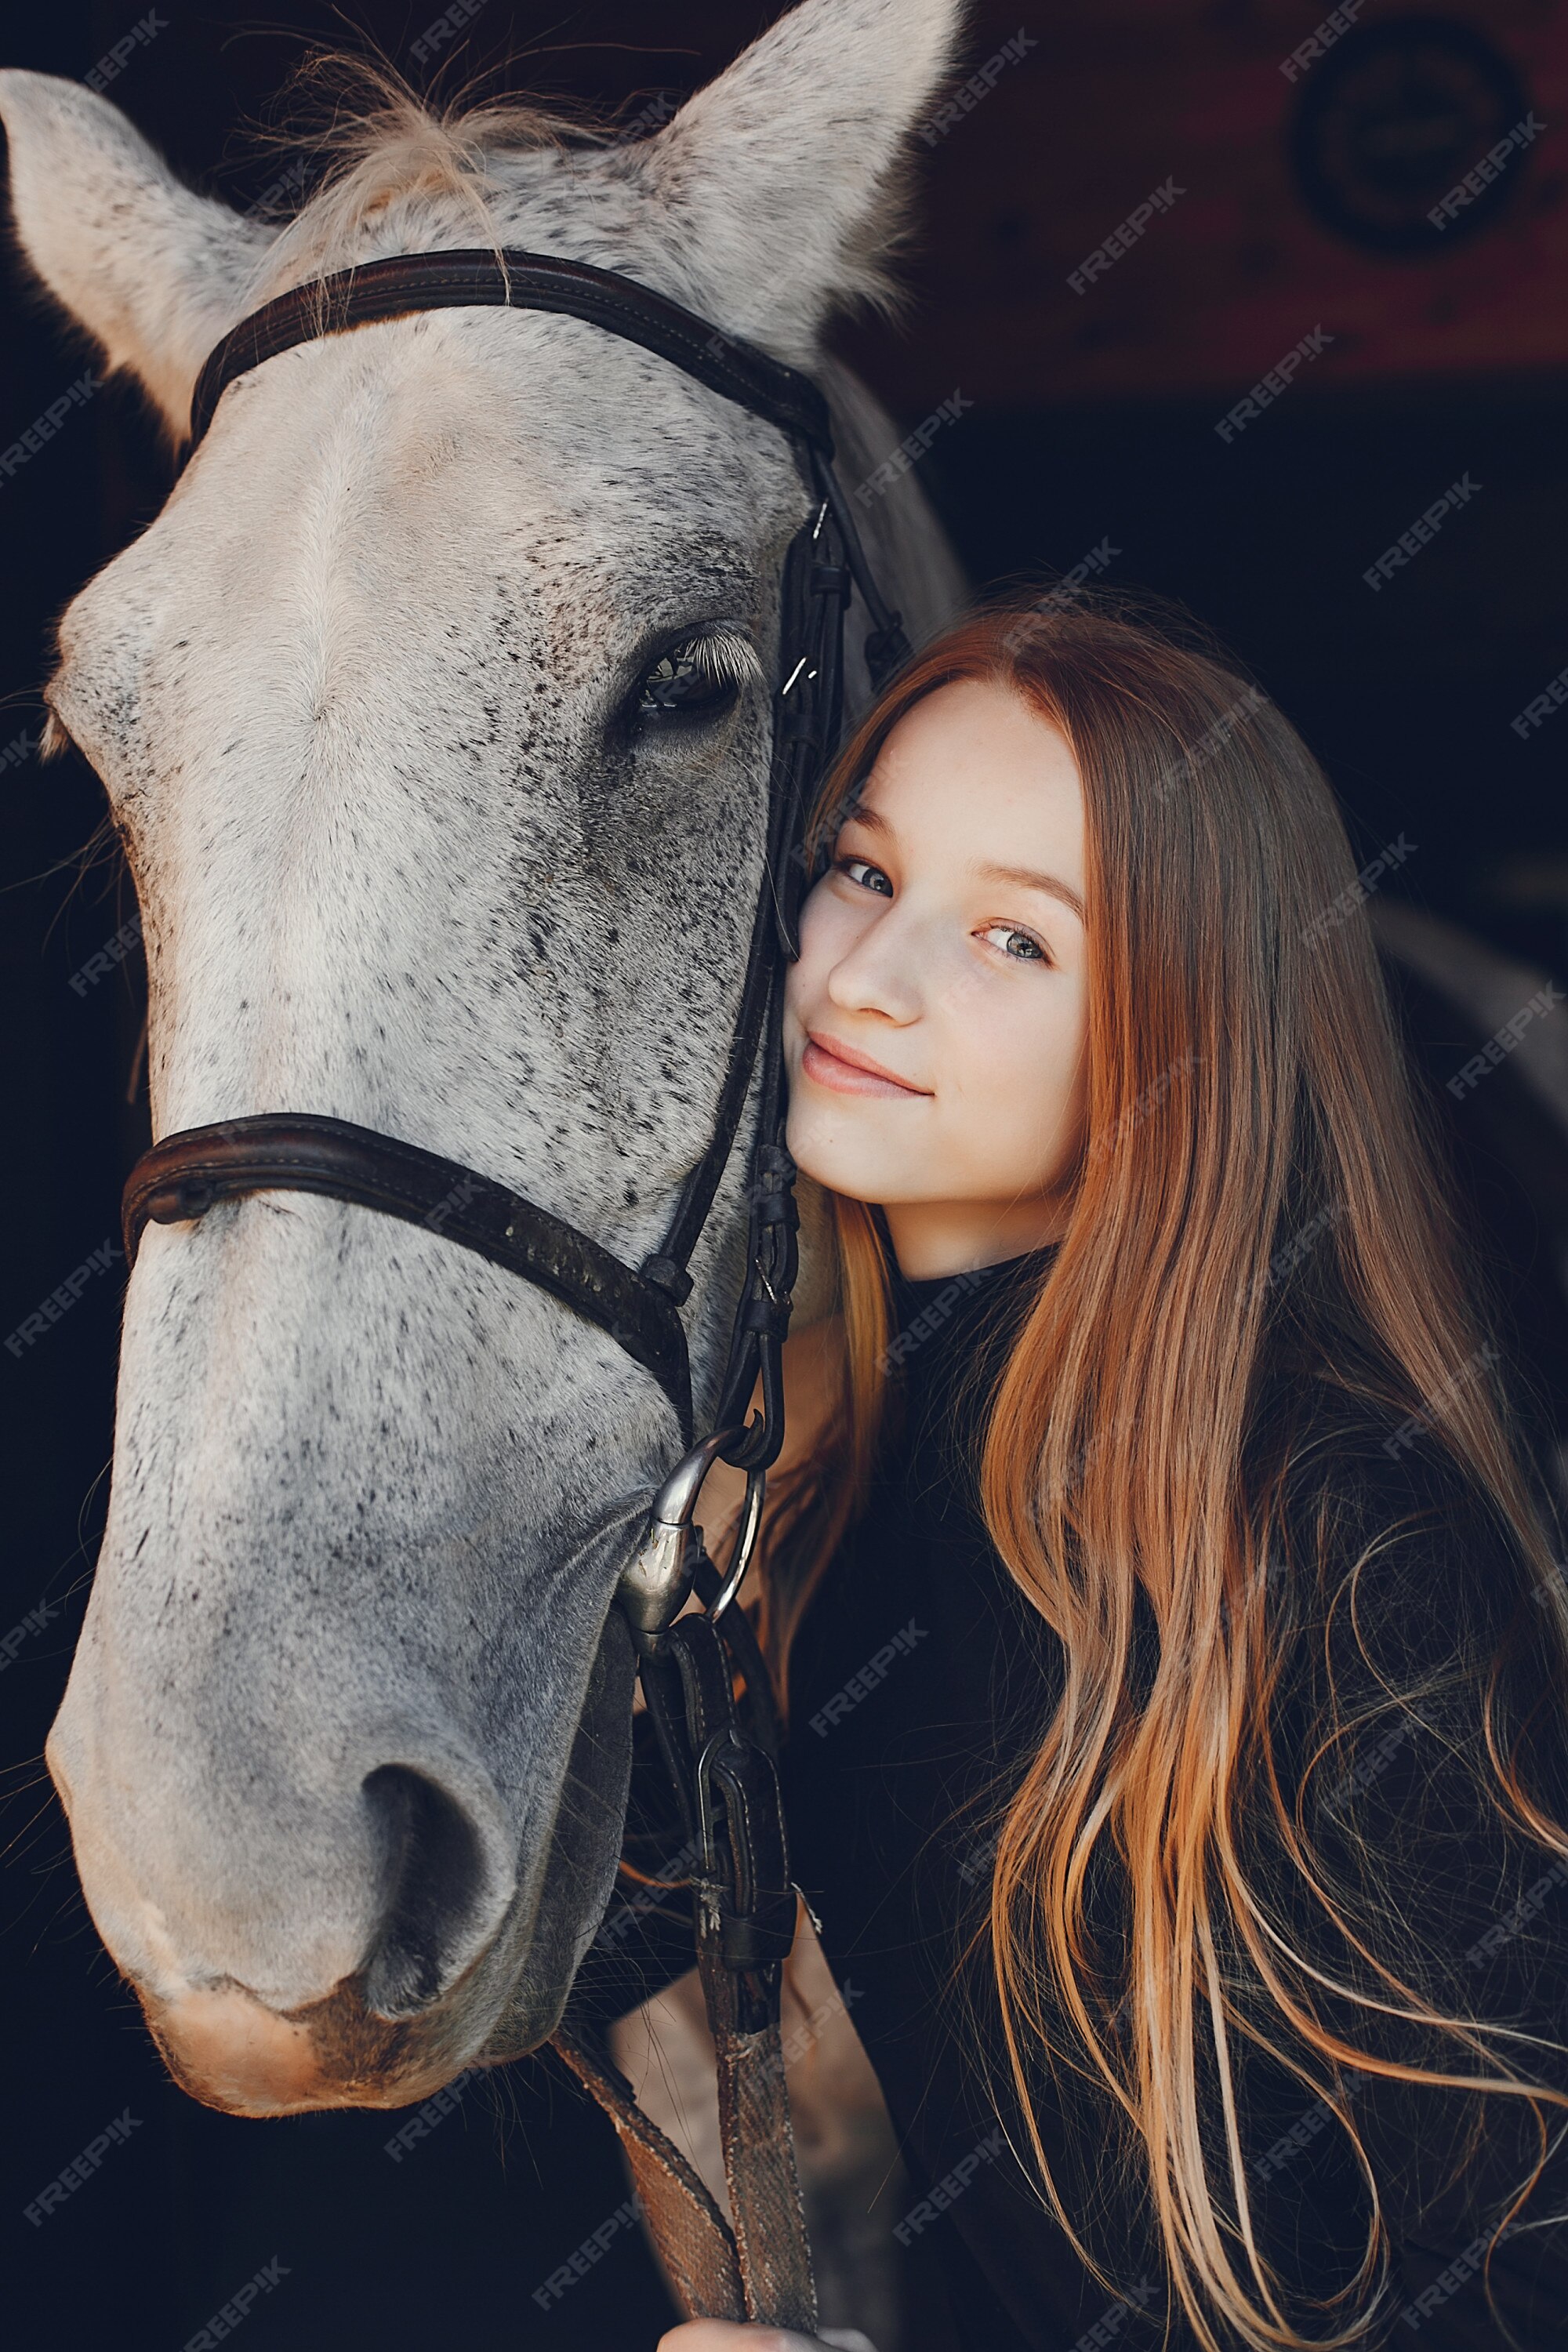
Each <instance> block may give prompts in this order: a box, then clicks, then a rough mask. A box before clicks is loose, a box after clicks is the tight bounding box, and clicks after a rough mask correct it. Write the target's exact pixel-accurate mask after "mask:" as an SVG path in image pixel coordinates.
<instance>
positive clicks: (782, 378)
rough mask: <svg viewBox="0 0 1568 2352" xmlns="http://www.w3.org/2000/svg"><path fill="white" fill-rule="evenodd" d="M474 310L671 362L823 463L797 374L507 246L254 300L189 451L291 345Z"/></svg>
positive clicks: (405, 263)
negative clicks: (603, 339)
mask: <svg viewBox="0 0 1568 2352" xmlns="http://www.w3.org/2000/svg"><path fill="white" fill-rule="evenodd" d="M474 309H481V310H482V309H497V310H511V309H517V310H558V311H564V312H567V313H569V314H570V315H571V316H572V317H573V318H576V319H586V320H590V321H591V322H592V324H593V325H595V326H596V327H605V328H608V330H609V331H610V332H611V333H612V334H616V335H618V336H619V337H620V338H621V340H622V341H624V342H629V343H638V344H640V345H641V346H642V348H643V350H644V351H649V352H658V354H659V356H660V357H661V358H663V359H668V360H673V361H674V362H675V364H676V365H677V366H678V367H679V368H682V369H683V370H684V371H685V373H687V374H688V375H692V376H695V377H696V378H697V379H698V381H699V382H700V383H705V384H707V385H708V387H709V388H710V391H713V392H718V393H722V394H723V395H724V397H725V398H726V399H727V400H733V401H738V402H739V404H741V406H742V408H749V409H750V410H751V411H752V414H753V415H757V416H765V417H767V418H769V419H770V420H771V421H772V423H773V424H774V425H780V426H782V428H783V429H784V432H786V433H792V434H795V435H796V436H799V437H800V438H801V439H803V440H805V441H809V442H811V443H812V444H813V445H814V446H816V447H817V448H819V449H820V450H821V451H822V453H823V455H824V456H825V457H832V455H833V434H832V428H831V425H830V423H829V420H828V411H827V402H826V397H825V396H824V394H823V393H822V391H821V389H820V387H819V386H818V385H816V384H815V383H813V382H812V380H811V378H810V377H809V376H808V375H803V374H802V373H801V372H800V370H799V369H798V368H792V367H787V366H786V365H785V364H784V361H783V360H775V359H773V357H771V355H770V354H769V353H768V352H763V351H759V350H758V349H757V347H756V345H755V344H754V343H747V342H742V341H738V340H737V339H736V338H735V337H734V336H732V335H725V334H722V333H721V332H720V331H718V330H717V329H716V328H713V327H710V326H708V325H707V322H706V321H705V320H701V319H699V318H698V317H697V316H696V315H695V313H694V312H692V311H690V310H683V309H682V308H681V306H680V304H679V302H671V301H668V300H667V299H666V298H665V296H664V295H662V294H656V293H655V292H654V291H653V289H652V288H651V287H647V286H643V285H640V284H639V283H638V282H637V279H636V278H626V277H624V276H622V274H621V273H620V272H619V271H618V270H614V269H598V268H591V267H590V266H589V265H588V264H587V263H585V262H578V261H563V260H561V259H560V258H559V257H557V256H556V255H554V254H548V253H525V252H523V251H521V249H520V248H519V247H498V248H497V249H496V250H495V251H493V252H491V251H487V250H484V249H483V248H479V249H477V250H472V251H464V252H459V253H398V254H393V255H391V256H390V257H388V258H387V259H385V260H384V261H363V262H360V263H357V264H356V265H355V267H354V268H353V269H340V270H339V271H338V272H337V274H336V275H335V276H334V277H331V278H310V280H309V281H308V282H307V283H306V284H305V285H303V286H295V287H292V288H290V289H289V292H288V293H287V294H279V296H278V297H277V299H275V300H273V301H271V302H266V303H264V304H263V305H262V307H261V309H260V310H253V311H252V312H251V314H250V316H249V318H247V319H242V320H240V322H239V324H238V326H237V327H236V328H235V329H234V330H233V331H231V332H230V333H229V334H226V336H225V337H224V339H223V341H222V342H221V343H218V344H217V345H216V347H215V348H214V349H213V350H212V351H211V352H209V353H208V355H207V358H206V362H205V365H204V367H203V369H202V372H201V373H200V375H199V376H198V377H197V378H196V388H195V392H194V393H193V394H192V395H191V441H190V446H191V448H192V449H195V446H196V444H197V443H198V442H199V441H200V439H201V437H202V436H203V434H204V433H205V431H206V429H207V426H208V425H210V424H211V423H212V420H213V411H214V410H215V409H216V406H217V404H218V401H219V400H220V398H221V397H222V395H223V392H224V389H225V387H226V385H227V384H230V383H233V382H234V379H235V377H236V376H237V375H245V374H247V373H248V372H249V371H250V369H252V368H253V367H259V366H260V364H261V362H262V361H263V360H269V359H275V358H276V357H277V355H278V353H279V352H287V351H290V350H292V349H293V347H294V345H295V344H296V343H311V342H316V341H319V340H320V338H321V336H322V335H335V334H341V333H342V331H344V330H345V329H347V328H350V327H363V326H372V325H374V324H376V323H378V322H379V321H381V320H386V319H404V318H407V317H408V316H410V315H411V314H412V313H413V312H415V311H416V310H474Z"/></svg>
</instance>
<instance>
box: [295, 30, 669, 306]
mask: <svg viewBox="0 0 1568 2352" xmlns="http://www.w3.org/2000/svg"><path fill="white" fill-rule="evenodd" d="M280 103H281V108H282V111H283V121H284V127H283V128H282V129H281V130H280V131H272V132H269V133H268V134H266V144H267V145H268V148H270V149H272V150H274V151H276V152H279V154H280V155H281V157H282V158H283V159H284V160H283V167H282V169H281V171H280V173H279V177H278V179H277V180H275V182H274V184H273V188H272V190H271V191H270V192H269V194H270V195H271V196H272V197H273V198H276V197H277V196H279V195H286V194H289V193H291V192H292V191H293V190H294V189H296V188H300V187H303V186H306V185H307V184H309V186H310V193H309V194H306V195H305V197H304V200H303V201H302V202H301V203H300V205H299V206H298V209H297V210H296V211H294V212H293V214H292V215H287V214H285V215H284V217H283V225H282V226H281V227H280V228H279V230H278V233H277V235H276V236H274V237H273V239H272V241H271V243H270V244H269V245H268V247H267V249H266V251H265V253H264V254H263V255H262V256H261V257H260V259H259V261H258V268H257V271H256V275H255V278H254V280H253V283H252V287H251V298H252V299H254V300H255V301H258V302H262V301H267V300H269V299H271V298H272V296H274V295H276V294H280V293H284V292H286V291H287V290H288V289H289V288H290V287H293V286H297V285H300V284H301V283H302V282H304V281H305V280H307V279H310V278H319V277H326V276H329V275H330V274H331V272H332V271H333V270H338V269H346V268H350V267H351V266H352V265H353V263H354V262H356V261H361V260H363V259H365V258H366V257H367V256H368V255H369V254H371V253H372V252H374V251H399V252H405V253H407V252H421V251H427V250H430V249H433V248H436V247H440V246H442V245H445V244H446V243H447V242H448V241H449V239H450V237H451V236H452V235H453V233H454V231H456V230H461V231H463V232H464V233H466V234H468V236H471V237H473V238H475V239H476V240H477V241H478V242H479V243H481V244H484V245H489V246H491V247H500V246H501V245H502V244H504V242H505V238H504V236H503V235H502V234H501V232H500V227H499V226H498V215H499V211H500V205H502V204H503V203H504V201H505V200H506V199H507V198H508V197H509V196H510V195H512V194H515V193H516V191H517V190H518V188H519V186H520V185H521V184H522V183H523V182H524V181H525V180H527V179H529V178H531V176H532V174H533V171H534V167H535V164H536V162H537V160H538V159H539V158H541V157H542V156H544V155H552V156H553V155H556V154H559V153H561V152H563V150H565V149H568V148H572V147H582V148H593V149H600V148H605V147H613V146H616V145H622V144H626V143H628V142H630V141H631V140H632V139H634V138H635V137H636V136H637V132H638V131H640V130H642V129H644V128H646V127H648V126H649V125H650V124H652V123H654V122H656V121H663V120H665V119H667V115H668V111H669V109H668V108H667V107H662V106H659V105H649V104H647V103H645V104H644V106H643V108H642V110H641V113H640V115H636V116H634V117H633V119H632V121H630V122H629V123H628V122H626V121H623V120H620V119H618V118H617V117H615V116H611V115H606V114H605V113H603V112H600V111H598V110H594V109H591V108H589V107H587V106H586V105H577V104H573V105H571V106H566V107H563V106H546V105H544V104H542V103H541V102H540V101H538V100H534V99H531V98H529V97H526V96H522V97H519V96H510V95H500V96H495V97H489V98H483V97H475V96H474V95H473V94H472V91H471V88H470V89H463V90H460V91H458V93H457V94H456V95H455V96H454V97H452V98H451V99H449V100H442V99H439V98H437V96H436V95H435V94H434V93H433V92H432V93H421V92H420V91H419V90H417V89H415V88H414V86H413V84H412V83H411V82H409V81H408V80H407V79H406V78H405V76H404V75H403V74H402V73H401V72H400V71H399V70H398V69H397V68H396V67H395V66H394V65H392V64H390V63H389V62H387V61H385V60H384V59H382V58H374V57H368V56H358V55H355V54H353V53H352V52H346V51H340V50H328V51H318V52H317V53H315V54H314V55H312V56H311V57H310V58H308V59H307V60H306V62H305V64H304V65H303V66H301V67H300V68H299V69H298V71H297V72H296V73H295V74H294V75H293V76H292V77H291V79H290V80H289V83H288V84H287V85H286V86H285V89H284V91H283V93H282V98H281V101H280ZM627 103H628V104H629V103H630V101H627ZM270 209H271V206H270V205H269V203H268V198H267V197H264V198H263V199H262V201H261V204H260V205H258V206H257V207H256V208H255V210H256V212H257V214H258V215H262V216H265V215H266V214H267V213H268V211H269V210H270ZM389 240H390V242H389Z"/></svg>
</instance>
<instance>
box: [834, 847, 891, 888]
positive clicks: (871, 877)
mask: <svg viewBox="0 0 1568 2352" xmlns="http://www.w3.org/2000/svg"><path fill="white" fill-rule="evenodd" d="M838 871H839V872H840V874H842V875H843V876H844V877H845V879H846V880H847V881H849V882H853V883H854V884H855V885H856V887H857V888H858V889H861V890H875V891H876V893H877V895H878V897H879V898H891V897H892V895H893V886H892V884H891V883H890V882H889V879H888V877H887V876H886V875H885V874H884V873H883V871H882V869H881V867H880V866H873V865H872V863H871V861H870V859H869V858H868V857H841V858H840V859H839V860H838Z"/></svg>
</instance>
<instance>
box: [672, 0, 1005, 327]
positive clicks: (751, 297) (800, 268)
mask: <svg viewBox="0 0 1568 2352" xmlns="http://www.w3.org/2000/svg"><path fill="white" fill-rule="evenodd" d="M968 8H969V0H803V5H801V6H799V7H797V8H794V9H792V10H791V11H790V13H789V15H788V16H782V17H781V18H780V19H779V20H778V22H777V23H776V24H775V25H773V26H771V27H770V29H769V30H768V31H767V32H766V33H764V34H763V36H762V37H761V39H760V40H756V41H753V43H752V46H751V47H750V48H749V49H747V50H745V51H744V52H743V53H742V56H741V57H740V58H737V59H736V61H735V63H734V64H733V65H732V66H731V67H730V68H729V69H728V71H727V72H724V73H722V74H721V75H720V76H719V77H718V79H716V80H714V81H710V82H709V83H708V84H707V86H706V87H705V88H704V89H700V90H699V91H698V92H697V93H696V95H695V97H693V98H690V99H689V100H687V102H686V104H685V105H684V106H683V107H682V108H681V109H680V111H679V113H678V114H677V115H675V116H674V117H673V118H672V120H671V121H669V122H668V123H667V124H666V125H665V127H664V129H663V130H662V131H659V132H658V134H657V135H656V136H655V137H654V138H652V139H650V140H649V141H647V145H646V148H645V149H644V151H643V152H645V154H646V156H647V171H648V173H649V178H650V184H651V186H652V187H653V188H654V190H655V191H656V192H657V194H658V197H659V198H660V200H661V202H662V203H663V205H665V206H666V207H667V210H668V223H669V226H670V227H671V228H672V229H674V230H676V231H677V232H679V233H683V234H686V235H689V245H688V246H687V247H686V249H685V253H684V258H685V259H686V261H687V263H688V266H689V268H690V269H691V271H692V274H693V278H694V280H695V282H696V283H695V289H694V290H697V291H699V293H700V299H701V301H702V303H703V304H704V306H705V307H706V309H707V310H708V314H709V315H710V317H717V318H718V319H719V320H721V321H722V322H723V324H724V325H725V326H727V327H728V328H729V329H730V330H731V332H732V333H734V334H737V335H741V336H743V337H744V338H745V339H746V340H747V341H754V342H758V343H761V344H762V345H763V346H764V347H765V348H766V349H767V350H769V351H772V352H773V353H774V354H775V355H776V356H777V357H779V358H782V359H784V360H789V361H792V362H794V363H795V364H796V365H803V364H809V363H810V362H811V360H812V358H813V357H814V356H815V353H816V336H817V331H818V330H819V328H820V327H821V325H822V324H823V322H824V320H825V319H826V316H827V314H828V312H829V311H830V310H833V309H834V308H835V307H837V305H840V304H844V303H850V302H857V301H858V302H860V303H862V304H866V303H868V304H870V305H871V306H873V307H875V308H879V309H882V310H890V309H892V308H893V307H894V305H895V304H896V302H897V300H898V299H899V289H898V284H897V281H896V279H894V278H892V277H891V276H890V275H889V272H888V270H887V268H886V266H885V257H886V256H887V255H888V254H889V251H890V249H891V248H892V247H893V246H894V244H895V242H896V240H897V238H898V236H899V232H900V228H901V227H902V226H903V221H904V215H905V212H906V208H907V205H908V203H909V201H910V196H911V194H912V179H913V173H912V171H911V168H910V167H911V163H912V161H914V160H917V159H918V157H919V154H920V152H921V150H920V149H919V148H918V147H916V146H913V145H912V142H913V140H914V138H915V136H916V134H918V132H919V131H921V128H922V127H929V126H931V116H932V114H933V113H934V111H935V108H936V105H937V103H938V100H939V95H940V91H941V88H942V82H943V80H944V79H945V77H946V76H947V74H948V72H949V71H950V70H951V68H952V62H953V55H954V51H955V48H956V46H957V43H958V39H959V36H960V34H961V32H962V31H963V25H964V20H965V17H966V16H967V14H968ZM935 135H936V134H935V131H934V129H933V130H932V137H931V142H930V143H932V144H934V143H935Z"/></svg>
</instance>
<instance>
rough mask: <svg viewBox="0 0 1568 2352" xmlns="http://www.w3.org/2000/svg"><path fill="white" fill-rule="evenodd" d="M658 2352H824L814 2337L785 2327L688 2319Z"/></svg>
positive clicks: (673, 2330)
mask: <svg viewBox="0 0 1568 2352" xmlns="http://www.w3.org/2000/svg"><path fill="white" fill-rule="evenodd" d="M658 2352H823V2347H822V2339H821V2337H820V2336H796V2335H795V2333H794V2332H793V2330H791V2329H789V2328H784V2327H742V2326H737V2325H736V2324H735V2323H734V2322H733V2321H732V2320H729V2319H689V2320H688V2321H687V2323H686V2325H685V2326H683V2327H673V2328H671V2329H670V2332H669V2334H668V2336H660V2337H659V2339H658Z"/></svg>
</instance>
